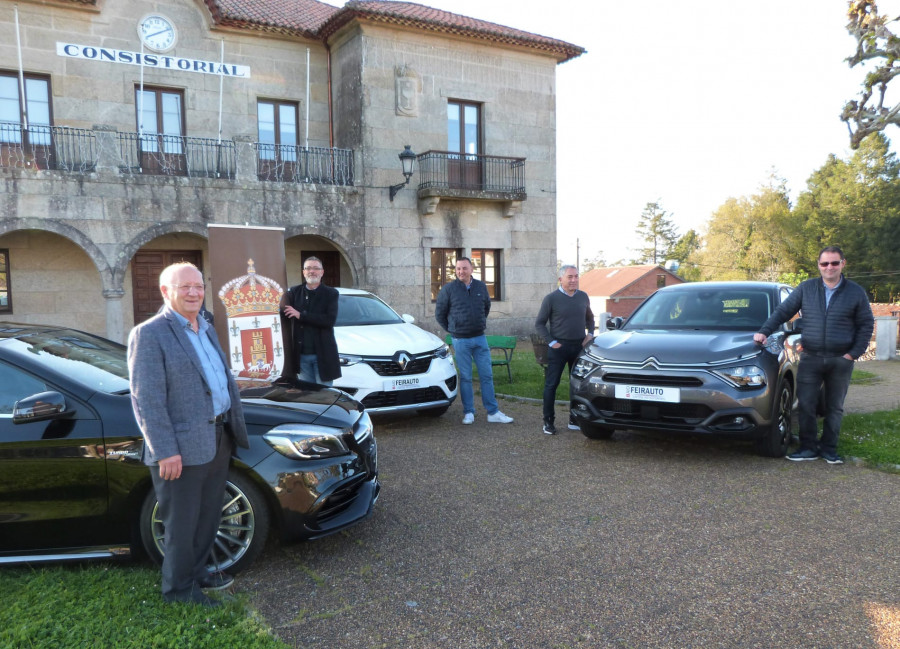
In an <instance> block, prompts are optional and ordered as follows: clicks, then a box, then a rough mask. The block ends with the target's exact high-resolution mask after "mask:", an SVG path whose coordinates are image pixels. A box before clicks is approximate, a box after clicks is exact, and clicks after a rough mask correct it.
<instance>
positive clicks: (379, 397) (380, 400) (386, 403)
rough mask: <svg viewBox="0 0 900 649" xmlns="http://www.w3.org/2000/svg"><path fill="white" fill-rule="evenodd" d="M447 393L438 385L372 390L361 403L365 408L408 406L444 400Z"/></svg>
mask: <svg viewBox="0 0 900 649" xmlns="http://www.w3.org/2000/svg"><path fill="white" fill-rule="evenodd" d="M446 400H447V395H445V394H444V391H443V390H441V389H440V388H438V387H433V386H432V387H430V388H419V389H417V390H395V391H393V392H373V393H372V394H370V395H369V396H367V397H366V398H365V399H363V400H362V404H363V406H364V407H366V408H390V407H392V406H410V405H415V404H417V403H428V402H430V401H446Z"/></svg>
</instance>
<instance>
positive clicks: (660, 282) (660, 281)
mask: <svg viewBox="0 0 900 649" xmlns="http://www.w3.org/2000/svg"><path fill="white" fill-rule="evenodd" d="M665 285H666V276H665V275H663V274H662V273H660V274H659V275H657V276H656V288H662V287H663V286H665Z"/></svg>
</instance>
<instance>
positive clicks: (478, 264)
mask: <svg viewBox="0 0 900 649" xmlns="http://www.w3.org/2000/svg"><path fill="white" fill-rule="evenodd" d="M472 265H473V266H475V268H474V270H473V271H472V276H473V277H474V278H475V279H480V280H481V281H482V282H484V283H485V284H487V289H488V295H490V296H491V299H492V300H499V299H501V298H500V251H499V250H487V249H481V250H479V249H473V250H472Z"/></svg>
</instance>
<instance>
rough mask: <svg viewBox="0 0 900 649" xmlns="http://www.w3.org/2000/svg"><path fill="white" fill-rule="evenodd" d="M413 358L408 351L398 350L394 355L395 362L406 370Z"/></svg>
mask: <svg viewBox="0 0 900 649" xmlns="http://www.w3.org/2000/svg"><path fill="white" fill-rule="evenodd" d="M410 360H412V359H410V357H409V354H407V353H406V352H397V353H396V354H395V355H394V362H395V363H397V365H398V366H399V367H400V369H401V370H405V369H406V366H407V365H409V361H410Z"/></svg>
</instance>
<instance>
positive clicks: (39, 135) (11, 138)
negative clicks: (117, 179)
mask: <svg viewBox="0 0 900 649" xmlns="http://www.w3.org/2000/svg"><path fill="white" fill-rule="evenodd" d="M95 151H96V136H95V135H94V132H93V131H90V130H87V129H82V128H71V127H68V126H50V125H47V124H31V125H29V127H28V128H27V129H26V128H25V127H23V126H22V124H19V123H17V122H0V167H24V168H31V169H56V170H59V171H77V172H80V173H90V172H92V171H94V170H95V169H96V168H97V158H96V155H95Z"/></svg>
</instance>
